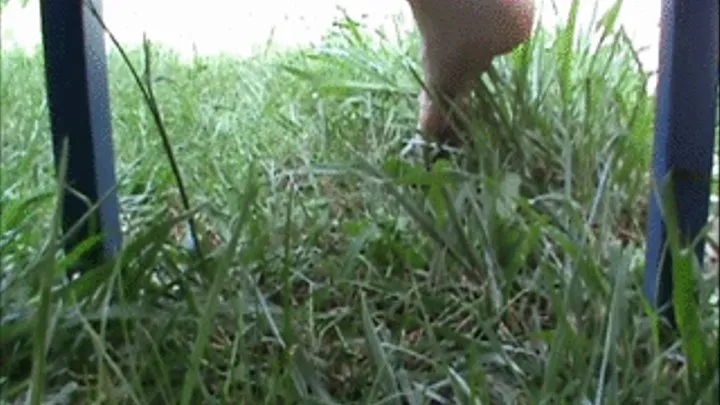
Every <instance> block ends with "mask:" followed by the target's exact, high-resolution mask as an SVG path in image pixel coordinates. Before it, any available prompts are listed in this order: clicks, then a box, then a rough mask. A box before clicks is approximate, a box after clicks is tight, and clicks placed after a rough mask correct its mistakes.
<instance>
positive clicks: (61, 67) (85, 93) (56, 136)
mask: <svg viewBox="0 0 720 405" xmlns="http://www.w3.org/2000/svg"><path fill="white" fill-rule="evenodd" d="M93 4H95V7H96V9H97V10H98V11H100V10H101V6H102V2H101V1H100V0H98V1H94V3H93ZM40 13H41V20H42V33H43V49H44V55H45V74H46V83H47V100H48V107H49V110H50V125H51V130H52V143H53V152H54V158H55V165H56V169H57V168H58V165H59V163H60V159H61V156H62V149H63V144H64V142H65V141H66V140H67V143H68V161H67V163H68V167H67V176H66V184H67V186H68V187H71V188H72V189H74V190H76V191H77V192H79V193H80V194H81V195H83V196H84V197H85V198H87V200H88V201H89V203H90V205H88V201H83V199H82V198H78V196H76V195H75V194H74V193H72V192H71V191H70V190H69V189H67V188H66V190H65V193H64V196H63V199H64V206H63V208H64V212H63V223H62V225H63V231H64V232H66V233H67V232H68V231H69V230H70V229H71V227H73V226H74V225H75V224H77V223H78V221H79V220H80V219H81V218H82V217H83V216H85V215H86V214H87V213H88V211H89V209H90V208H91V207H92V205H94V204H96V203H98V202H100V205H99V209H97V210H96V211H95V215H93V218H92V219H93V221H90V222H94V223H96V224H97V226H95V227H90V225H89V223H88V222H85V224H84V225H82V226H81V227H79V231H78V232H77V233H75V234H74V235H68V244H67V245H66V246H65V249H66V251H71V250H72V249H73V248H75V247H76V246H77V245H78V243H80V242H82V241H84V240H86V239H87V238H88V237H91V236H93V235H98V233H100V235H101V236H102V243H100V244H99V245H98V246H97V248H95V249H92V250H90V251H89V252H88V253H87V255H85V257H84V258H83V260H81V263H83V267H85V266H90V267H91V266H94V265H97V264H100V263H101V262H102V261H103V260H105V259H107V258H108V257H109V256H112V255H113V254H114V253H116V252H117V250H118V249H119V247H120V245H121V243H122V234H121V230H120V219H119V210H118V205H119V204H118V199H117V195H116V193H115V191H114V190H115V185H116V181H115V167H114V160H115V159H114V153H113V144H112V128H111V124H110V102H109V97H108V79H107V65H106V56H105V44H104V32H103V30H102V27H101V26H100V24H99V22H98V21H97V19H96V18H95V17H94V16H93V14H92V12H91V10H90V9H89V7H88V6H87V5H86V3H85V1H84V0H41V1H40Z"/></svg>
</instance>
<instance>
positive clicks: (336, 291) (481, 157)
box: [0, 3, 718, 404]
mask: <svg viewBox="0 0 720 405" xmlns="http://www.w3.org/2000/svg"><path fill="white" fill-rule="evenodd" d="M578 4H579V3H578ZM569 21H570V24H569V25H568V26H563V27H558V28H556V29H549V30H547V29H545V30H538V32H537V35H535V37H534V39H533V40H532V41H531V42H530V43H528V44H527V45H526V46H523V47H522V48H520V49H518V50H516V51H515V52H514V53H513V54H512V55H509V56H507V57H505V58H503V59H502V60H500V61H498V62H497V63H496V64H495V67H494V69H493V70H492V71H491V72H490V73H489V74H487V75H485V76H484V77H483V78H482V83H481V84H480V85H479V86H478V89H477V91H476V97H475V98H474V100H473V102H474V105H475V107H476V108H474V109H473V111H474V113H473V114H471V116H469V117H467V118H468V119H469V121H470V123H471V126H470V127H471V128H473V131H472V135H473V136H474V137H475V139H476V140H477V142H476V146H475V147H474V148H473V149H472V150H470V151H469V152H468V153H469V154H470V155H471V157H473V159H470V160H472V161H474V162H475V164H473V165H469V164H464V163H462V162H460V163H457V164H455V163H452V162H450V163H447V162H444V163H440V164H438V165H436V167H434V170H433V171H432V172H426V171H425V170H424V168H423V167H422V165H418V164H416V163H414V162H410V161H407V160H405V159H402V158H400V157H399V151H400V150H401V149H402V148H403V142H404V141H405V140H406V139H408V138H409V137H411V136H412V135H413V130H414V123H415V113H416V107H417V105H416V97H415V95H416V93H417V90H418V89H419V84H418V83H417V81H416V80H415V77H416V73H417V71H418V64H417V60H416V55H418V46H419V40H418V38H417V37H416V36H415V35H412V36H410V37H408V38H402V39H401V40H396V38H393V37H391V36H390V35H377V33H371V32H368V31H367V30H366V29H364V28H363V27H362V26H360V25H359V24H357V23H356V22H354V21H352V20H349V19H347V20H344V21H341V22H340V23H339V24H338V25H337V26H336V27H335V29H334V30H333V31H332V32H331V33H329V34H328V36H327V37H326V39H325V40H324V41H323V43H322V44H321V45H319V46H317V47H314V48H304V49H298V50H293V51H284V52H267V53H264V54H258V55H256V56H255V57H253V58H250V59H246V60H236V59H232V58H223V57H213V58H204V57H197V58H195V60H194V61H193V62H192V63H189V64H187V63H181V62H180V59H179V57H178V56H177V55H176V54H174V53H173V52H171V51H169V50H166V49H162V48H159V47H154V48H152V49H151V50H150V51H151V53H152V56H153V57H152V58H151V59H150V60H152V61H153V66H152V69H151V72H152V77H151V80H152V85H153V89H154V92H155V97H156V99H157V103H158V107H159V110H160V112H161V116H162V125H163V126H164V128H165V130H166V131H167V133H168V134H169V137H170V140H171V143H172V147H173V149H174V151H175V155H176V159H177V163H178V165H179V167H180V172H181V175H182V177H183V179H184V181H185V183H186V185H187V188H188V193H189V196H190V201H191V205H192V207H193V208H192V209H191V211H189V212H188V211H186V210H184V209H183V208H182V204H181V203H180V200H179V195H178V192H177V187H176V183H175V178H174V176H173V173H172V172H171V170H170V165H169V164H168V162H167V158H166V156H165V153H164V150H163V147H162V144H161V142H162V141H161V137H160V136H159V134H158V128H157V126H156V123H155V122H154V121H153V117H152V115H151V113H150V110H149V109H148V106H147V105H146V102H145V100H143V98H142V95H141V93H140V91H139V90H138V87H137V86H136V84H135V82H134V81H133V78H132V76H131V75H130V73H129V69H128V66H127V65H126V64H125V63H124V61H123V60H122V58H120V57H119V55H118V54H117V53H116V52H115V53H113V54H112V55H111V57H110V59H109V68H110V78H111V82H110V86H111V96H112V108H113V129H114V137H115V142H116V153H117V165H118V167H117V169H118V173H119V182H120V195H121V206H122V216H123V225H124V230H125V234H126V241H125V246H124V249H123V251H122V252H121V254H120V255H119V256H118V258H117V260H115V261H114V262H112V263H108V264H106V265H104V266H103V267H101V268H98V269H94V270H92V271H88V272H87V273H85V274H84V275H83V277H82V278H80V279H78V280H76V281H75V282H73V283H70V284H68V283H65V282H64V281H63V279H64V273H65V271H66V270H67V268H68V267H69V266H70V265H71V264H72V261H73V257H74V256H73V255H72V254H70V255H63V254H60V253H59V252H58V246H57V238H56V236H55V231H56V226H55V221H54V219H53V218H54V215H57V208H58V206H57V204H56V201H55V197H54V195H55V191H56V188H57V182H56V180H55V172H54V170H53V164H52V161H51V154H50V145H49V139H50V136H49V126H48V119H47V108H46V105H45V102H44V100H45V94H44V79H43V71H42V68H43V66H42V56H41V54H40V53H39V52H36V53H34V54H30V55H26V54H22V53H19V52H15V51H3V54H2V77H1V80H2V87H1V88H0V91H1V92H2V93H1V99H0V108H1V111H2V115H1V117H0V125H1V127H0V128H1V129H2V147H3V149H2V179H1V181H2V197H1V198H2V199H1V200H0V201H1V204H2V205H1V208H2V218H1V219H0V221H1V223H2V234H1V236H0V249H1V251H2V256H1V257H0V264H1V265H2V268H3V272H4V273H3V280H2V286H1V288H2V309H3V312H2V322H1V324H0V328H1V330H0V347H2V354H1V355H0V361H1V362H2V369H3V375H2V380H0V384H2V385H1V387H2V393H3V396H4V398H5V401H6V403H20V402H22V401H24V400H25V399H26V398H27V399H30V398H33V399H34V401H33V402H32V403H40V402H39V401H41V400H42V403H64V404H86V403H87V404H89V403H108V404H180V403H182V404H191V403H207V404H215V403H217V404H224V403H247V404H291V403H303V404H310V403H313V404H315V403H323V404H351V403H358V404H359V403H363V404H379V403H394V404H405V403H410V404H446V403H461V404H466V403H467V404H470V403H473V404H480V403H482V404H541V403H543V404H689V403H707V404H710V403H717V401H718V372H717V358H718V356H717V355H715V356H710V357H709V358H708V362H709V364H708V366H707V368H706V369H704V370H705V371H704V373H703V372H701V373H700V375H699V376H698V375H690V374H691V373H690V371H688V367H687V366H686V362H685V360H684V357H683V354H682V352H681V350H680V348H681V341H680V339H679V336H677V335H676V334H675V333H674V332H672V331H669V330H666V329H665V328H662V327H659V326H658V323H657V322H656V319H655V318H654V315H653V313H652V311H650V310H649V309H648V308H649V307H648V305H647V303H646V301H645V299H644V297H643V296H642V293H641V289H640V286H641V284H642V283H641V281H642V280H641V278H642V270H643V252H644V235H643V234H644V230H645V225H644V223H643V221H644V218H645V200H646V198H647V195H648V192H649V188H648V187H649V185H648V183H647V176H646V174H647V171H648V164H649V156H650V142H651V135H652V125H653V120H654V108H653V104H654V100H653V99H652V97H650V96H649V95H648V94H647V93H646V91H645V89H646V85H647V83H646V81H647V80H648V77H647V75H646V74H644V73H642V71H641V69H640V67H639V66H638V64H637V62H636V60H637V58H636V57H635V54H634V51H633V49H632V46H631V45H630V44H629V42H628V41H627V39H626V38H625V36H624V35H623V33H622V31H621V30H617V29H615V28H614V27H613V14H612V13H609V14H608V15H606V16H605V18H604V19H602V21H601V24H599V25H598V27H599V28H598V29H599V30H604V29H607V32H605V34H604V35H602V38H603V41H602V42H601V43H600V44H597V43H593V42H591V41H589V39H588V38H589V36H588V33H581V32H579V30H577V29H576V28H575V27H573V26H572V21H573V19H572V18H570V19H569ZM110 29H112V27H110ZM129 55H130V59H131V61H132V63H133V65H134V66H136V67H137V69H139V70H140V71H142V70H143V63H145V61H146V60H147V58H146V57H145V55H143V50H142V49H136V50H130V51H129ZM418 185H422V186H423V187H417V186H418ZM191 215H195V217H196V219H197V221H198V227H199V228H200V229H199V233H200V244H201V247H202V250H203V251H204V252H205V257H204V258H203V259H202V261H199V260H200V259H198V258H197V257H196V256H195V255H193V254H192V253H191V252H188V251H187V249H186V248H185V245H186V241H185V239H186V229H185V226H184V224H185V222H186V219H187V218H188V217H189V216H191ZM711 277H712V278H713V280H711V283H712V284H707V281H705V283H706V284H703V288H701V289H700V298H701V299H700V306H699V307H697V308H696V309H695V310H696V311H697V314H696V315H697V316H698V319H702V323H701V324H700V325H699V327H700V331H701V332H702V334H701V336H700V337H699V338H698V337H697V336H696V337H695V339H701V340H702V341H703V342H705V344H706V345H707V346H708V347H709V350H711V352H710V353H713V352H712V350H714V353H715V354H717V340H718V325H717V322H715V321H714V320H715V319H717V309H716V308H715V305H716V304H713V303H712V302H711V300H710V296H711V295H712V294H713V293H715V294H716V290H717V288H716V285H717V273H714V274H712V275H711ZM709 285H712V286H715V287H713V288H708V287H707V286H709ZM38 359H45V366H44V370H41V372H40V371H38V370H39V369H38V361H37V360H38ZM33 369H34V370H35V373H31V371H32V370H33ZM43 387H44V390H43ZM31 393H32V397H31Z"/></svg>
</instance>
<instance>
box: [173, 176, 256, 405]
mask: <svg viewBox="0 0 720 405" xmlns="http://www.w3.org/2000/svg"><path fill="white" fill-rule="evenodd" d="M254 172H255V169H254V166H253V165H251V166H250V167H249V168H248V170H247V174H246V176H245V178H246V179H249V180H248V182H247V186H246V188H245V190H244V193H243V198H241V199H240V201H241V204H240V206H239V207H238V209H239V211H240V214H239V215H238V216H237V218H236V220H235V224H234V226H233V227H232V233H231V237H230V240H229V241H228V244H227V247H226V248H225V252H224V255H223V257H221V259H220V260H219V262H218V266H217V268H216V269H215V270H216V271H215V278H214V279H213V282H212V285H211V286H210V290H209V291H208V297H209V298H208V301H207V303H206V304H205V307H204V308H203V311H202V318H201V319H200V320H199V322H198V328H197V330H196V337H195V342H194V344H193V346H192V351H191V352H190V357H189V359H188V368H187V371H186V372H185V378H184V382H183V388H182V394H181V396H180V403H181V404H182V405H190V404H192V403H193V402H192V401H193V399H192V398H193V394H194V390H195V386H196V385H197V384H198V378H199V376H200V363H201V361H202V355H203V353H204V352H205V349H206V348H207V345H208V342H209V338H210V332H211V331H212V329H213V328H212V321H213V320H214V319H215V314H216V312H217V309H218V305H219V300H220V290H221V289H222V288H223V287H224V286H225V280H226V278H227V276H228V275H229V273H230V268H231V266H232V261H233V258H234V257H235V254H236V252H237V248H238V245H239V243H240V236H241V235H242V233H243V230H244V228H245V226H246V225H247V224H248V221H249V219H250V215H251V212H252V210H251V209H252V207H253V205H254V204H255V198H256V196H257V192H258V189H257V185H256V184H255V181H254V180H253V179H255V177H254Z"/></svg>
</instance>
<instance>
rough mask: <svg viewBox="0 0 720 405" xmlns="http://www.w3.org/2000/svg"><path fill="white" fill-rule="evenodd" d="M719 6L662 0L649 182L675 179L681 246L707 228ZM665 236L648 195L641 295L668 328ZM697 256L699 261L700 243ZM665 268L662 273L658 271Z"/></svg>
mask: <svg viewBox="0 0 720 405" xmlns="http://www.w3.org/2000/svg"><path fill="white" fill-rule="evenodd" d="M718 49H719V48H718V0H664V1H663V9H662V27H661V40H660V65H659V68H660V69H659V76H658V89H657V117H656V123H655V125H656V127H655V146H654V152H653V176H654V180H655V182H656V184H658V185H660V186H661V187H662V184H663V183H662V180H663V179H665V178H666V176H668V174H669V175H670V176H672V181H673V184H674V189H673V190H672V194H673V196H674V199H675V203H676V206H677V215H678V218H677V220H678V224H679V227H680V229H679V230H680V232H681V233H682V234H681V238H682V240H684V241H685V242H689V241H692V240H693V239H694V238H696V237H697V236H698V234H699V233H700V231H701V230H702V228H703V227H704V226H705V225H706V224H707V220H708V206H709V200H710V185H711V181H710V180H711V174H712V160H713V159H712V158H713V146H714V145H713V143H714V142H713V141H714V136H715V114H716V108H717V94H718V93H717V86H718V72H719V70H718ZM666 240H667V229H666V226H665V223H664V221H663V218H662V213H661V210H660V205H659V202H658V201H657V198H656V196H655V195H654V193H653V194H651V196H650V212H649V223H648V229H647V242H648V246H647V256H646V259H647V268H646V271H645V280H644V290H645V294H646V295H647V296H648V298H649V299H650V301H651V303H652V304H653V305H654V306H655V307H656V308H658V309H660V311H661V314H662V315H664V316H665V317H666V318H667V319H668V320H669V321H670V322H671V323H672V324H674V323H675V318H674V313H673V310H672V303H671V298H672V285H673V280H672V272H671V266H672V263H671V260H670V256H669V254H668V253H667V249H666V247H665V245H666V243H665V242H666ZM696 254H697V256H698V258H699V259H700V261H701V262H702V259H703V256H704V243H699V244H698V245H697V248H696ZM661 263H662V267H661Z"/></svg>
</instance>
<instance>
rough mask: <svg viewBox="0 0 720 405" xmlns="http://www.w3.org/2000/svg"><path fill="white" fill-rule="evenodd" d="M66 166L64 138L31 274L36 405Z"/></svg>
mask: <svg viewBox="0 0 720 405" xmlns="http://www.w3.org/2000/svg"><path fill="white" fill-rule="evenodd" d="M67 167H68V140H67V138H66V139H65V140H64V141H63V147H62V153H61V155H60V164H59V165H58V185H57V189H56V192H57V194H56V200H55V201H56V202H55V212H54V214H53V218H52V228H51V232H50V235H49V237H48V241H47V242H46V245H45V249H43V252H42V255H43V256H44V258H42V259H41V260H40V261H39V263H38V264H39V265H38V266H37V267H35V269H34V271H33V273H34V276H35V277H37V278H38V280H39V285H40V289H39V291H38V292H39V295H40V300H39V302H38V306H37V309H36V314H37V315H36V316H35V330H34V332H33V356H32V371H31V373H32V374H31V377H30V381H31V383H30V391H29V392H28V403H29V404H30V405H40V404H41V403H42V402H43V399H44V398H43V397H44V395H45V383H46V381H45V379H46V371H45V370H46V367H47V358H46V356H47V350H48V346H49V343H50V336H49V334H48V333H49V331H50V329H49V326H50V312H51V306H52V304H51V301H50V299H51V292H50V289H51V288H52V284H53V275H54V269H55V266H56V260H55V258H56V252H57V251H58V250H59V249H60V245H58V241H59V240H60V239H61V233H62V226H61V223H62V220H61V218H62V213H63V201H64V197H65V186H66V181H65V180H66V175H67Z"/></svg>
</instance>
